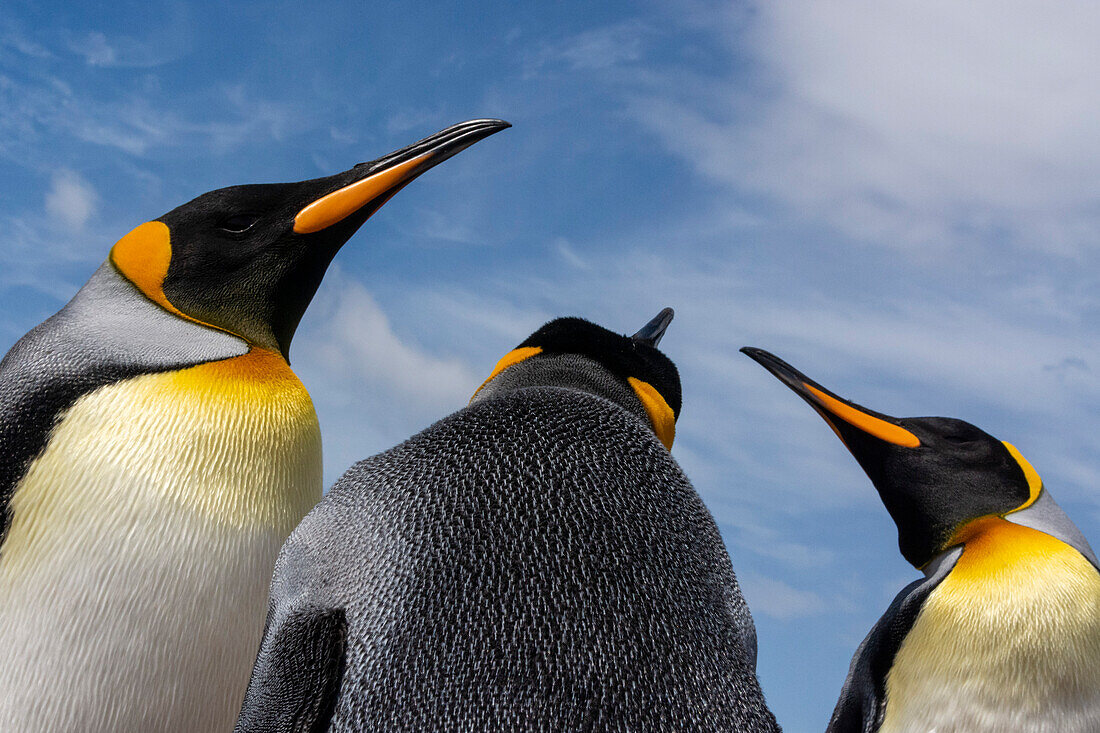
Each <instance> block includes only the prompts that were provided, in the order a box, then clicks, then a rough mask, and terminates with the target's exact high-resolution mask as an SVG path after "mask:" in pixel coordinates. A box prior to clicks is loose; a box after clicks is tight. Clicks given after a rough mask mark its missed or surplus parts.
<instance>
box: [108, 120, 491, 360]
mask: <svg viewBox="0 0 1100 733" xmlns="http://www.w3.org/2000/svg"><path fill="white" fill-rule="evenodd" d="M506 127H509V125H508V123H507V122H503V121H500V120H471V121H469V122H463V123H461V124H458V125H454V126H452V127H449V128H447V129H445V130H443V131H441V132H438V133H436V134H435V135H432V136H430V137H427V138H425V139H423V140H421V141H419V142H417V143H414V144H412V145H409V146H408V147H405V148H402V149H401V150H398V151H396V152H393V153H390V154H389V155H386V156H384V157H382V158H379V159H377V160H374V161H371V162H368V163H360V164H358V165H356V166H355V167H354V168H352V169H351V170H347V171H344V172H343V173H337V174H336V175H333V176H328V177H325V178H315V179H312V180H308V181H300V182H297V183H275V184H259V185H245V186H232V187H229V188H222V189H218V190H216V191H210V192H209V193H205V194H203V195H201V196H199V197H198V198H196V199H194V200H193V201H190V202H189V203H186V204H184V205H183V206H180V207H178V208H176V209H173V210H172V211H170V212H168V213H167V214H165V215H164V216H162V217H160V218H159V219H156V220H155V221H151V222H147V223H145V224H142V225H140V226H139V227H137V228H136V229H134V230H133V231H132V232H130V233H129V234H127V235H126V236H125V237H123V238H122V239H121V240H119V242H118V243H117V244H115V246H114V247H113V248H112V250H111V254H110V261H111V262H112V263H113V264H114V266H115V268H117V269H118V271H119V272H120V273H121V274H122V275H123V276H124V277H126V278H127V279H128V280H130V281H131V282H132V283H133V284H134V285H135V286H136V287H137V288H138V289H139V290H141V291H142V293H144V294H145V295H146V296H147V297H148V298H150V299H151V300H153V301H154V302H156V303H157V304H158V305H160V306H161V307H162V308H164V309H166V310H168V311H170V312H172V313H174V314H175V315H177V316H179V317H182V318H186V319H188V320H192V321H197V322H200V323H203V324H205V325H208V326H213V327H215V328H218V329H221V330H223V331H228V332H230V333H233V334H235V335H237V336H240V337H242V338H244V339H245V340H246V341H248V342H250V343H252V344H255V345H257V346H260V347H264V348H267V349H271V350H278V351H280V352H281V353H282V354H283V356H284V357H286V356H288V354H289V350H290V341H291V338H292V337H293V336H294V331H295V329H296V328H297V326H298V322H299V321H300V320H301V318H302V315H303V314H304V313H305V310H306V306H308V305H309V302H310V300H311V299H312V298H313V295H314V293H315V292H316V291H317V287H318V286H319V285H320V283H321V278H322V277H323V276H324V273H325V270H326V268H327V267H328V265H329V263H330V262H331V261H332V258H333V257H334V256H335V255H336V253H337V251H339V249H340V247H341V246H342V245H343V244H344V243H345V242H346V241H347V240H348V239H349V238H351V236H352V235H353V234H354V233H355V232H356V230H357V229H358V228H359V227H360V226H361V225H362V224H363V222H364V221H366V220H367V218H368V217H369V216H370V215H371V214H373V213H374V212H375V211H377V210H378V208H379V207H381V206H382V204H384V203H385V202H386V201H388V200H389V198H390V197H391V196H393V195H394V194H395V193H397V191H399V190H400V189H401V188H402V187H404V186H405V185H406V184H408V183H409V182H410V181H412V180H413V179H414V178H416V177H417V176H419V175H420V174H421V173H423V172H424V171H426V170H428V169H429V168H431V167H433V166H435V165H436V164H438V163H441V162H442V161H444V160H446V159H447V158H449V157H451V156H452V155H454V154H456V153H458V152H460V151H461V150H464V149H465V148H467V147H469V146H470V145H472V144H474V143H475V142H477V141H478V140H481V139H483V138H485V137H488V136H489V135H491V134H493V133H494V132H497V131H499V130H502V129H504V128H506Z"/></svg>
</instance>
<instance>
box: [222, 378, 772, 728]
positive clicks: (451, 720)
mask: <svg viewBox="0 0 1100 733" xmlns="http://www.w3.org/2000/svg"><path fill="white" fill-rule="evenodd" d="M302 605H307V606H309V607H311V608H318V609H331V610H334V611H335V610H341V611H343V612H344V614H345V616H346V619H347V647H346V657H345V660H344V672H343V676H342V683H341V687H340V692H339V697H338V701H337V703H336V706H335V710H334V714H333V717H332V721H331V727H330V728H329V729H330V730H332V731H375V730H387V731H392V730H408V731H423V730H433V731H439V730H462V731H511V730H526V731H565V730H599V731H603V730H623V731H627V730H631V731H692V730H699V731H703V730H706V731H715V730H721V731H750V732H753V731H777V730H778V729H779V728H778V725H777V724H776V722H775V718H774V717H773V715H772V714H771V712H770V711H769V710H768V708H767V706H766V705H765V703H764V698H763V695H762V693H761V690H760V686H759V684H758V682H757V679H756V674H755V667H754V662H755V649H754V648H753V649H750V648H749V646H750V641H751V642H752V643H751V646H752V647H755V632H754V630H753V626H752V620H751V617H750V615H749V611H748V608H747V607H746V605H745V602H744V600H743V598H742V596H741V593H740V591H739V589H738V586H737V581H736V579H735V577H734V573H733V569H732V567H731V564H730V560H729V556H728V555H727V553H726V551H725V548H724V546H723V544H722V540H721V537H720V536H719V533H718V529H717V527H716V526H715V524H714V520H713V519H712V517H711V515H710V513H709V512H708V511H707V509H706V507H705V506H704V505H703V503H702V501H701V499H700V497H699V495H698V494H697V493H696V492H695V490H694V489H693V488H692V486H691V484H690V483H689V482H688V480H687V478H686V477H685V476H684V475H683V473H682V472H681V471H680V469H679V467H678V466H677V465H676V462H675V461H674V460H673V459H672V458H671V456H670V455H669V453H668V451H667V450H665V448H664V447H663V446H662V445H661V443H660V442H659V441H658V440H657V438H656V437H655V436H654V434H653V431H652V429H651V428H650V426H649V425H648V423H647V421H645V420H644V419H642V418H640V417H639V416H637V415H635V414H632V413H631V412H628V411H627V410H625V409H623V408H622V407H620V406H619V405H616V404H614V403H612V402H610V401H608V400H607V399H604V398H602V397H599V396H595V395H592V394H586V393H583V392H581V391H578V390H574V389H562V388H555V387H530V388H523V389H519V390H516V391H511V392H507V393H504V394H500V395H499V396H496V397H493V398H491V399H483V400H479V401H478V402H476V403H474V404H472V405H471V406H469V407H467V408H466V409H464V410H461V411H459V412H457V413H455V414H453V415H451V416H450V417H447V418H445V419H444V420H441V421H440V422H438V423H436V424H435V425H433V426H432V427H430V428H428V429H427V430H425V431H423V432H422V433H420V434H418V435H416V436H414V437H413V438H411V439H410V440H408V441H406V442H405V443H402V444H401V445H399V446H397V447H395V448H393V449H391V450H388V451H386V452H384V453H381V454H379V455H377V456H374V457H372V458H369V459H367V460H365V461H362V462H360V463H358V464H356V465H355V466H354V467H353V468H351V469H350V470H349V471H348V472H347V473H346V474H345V475H344V476H343V477H342V478H341V479H340V480H339V481H338V482H337V483H336V485H335V486H334V487H333V488H332V490H331V491H330V492H329V493H328V495H327V496H326V497H325V499H324V500H323V501H322V502H321V504H320V505H318V507H317V508H316V509H314V511H313V512H312V513H311V514H310V515H309V516H308V517H307V518H306V519H305V520H304V521H303V522H302V524H301V525H300V526H299V527H298V529H296V530H295V532H294V533H293V534H292V535H291V538H290V539H289V540H288V541H287V543H286V545H284V547H283V550H282V553H281V554H280V557H279V560H278V563H277V566H276V573H275V578H274V581H273V584H272V606H273V611H272V615H271V617H270V618H271V619H272V623H271V625H270V626H269V628H268V630H267V633H266V634H265V636H264V641H263V646H262V649H261V652H260V655H259V658H258V662H257V666H256V669H255V670H254V672H253V685H252V687H251V688H250V692H249V697H248V699H247V700H246V701H245V705H244V710H243V712H242V717H241V720H242V727H240V728H239V729H238V730H239V731H242V732H243V731H252V730H257V728H255V727H249V725H250V723H249V721H252V720H254V719H256V716H258V715H262V710H260V709H259V708H261V707H263V706H265V705H271V704H273V703H272V702H271V696H272V695H273V694H274V695H288V696H290V697H292V698H295V699H297V698H301V697H302V695H303V693H302V691H301V690H298V691H286V690H276V691H264V690H262V689H260V688H261V687H262V684H260V683H259V682H258V681H262V680H264V679H266V678H268V677H269V676H270V675H271V667H272V665H275V664H278V663H279V662H277V658H278V653H277V647H278V645H279V643H280V639H282V638H284V637H283V631H282V628H281V626H282V624H283V623H285V622H284V621H283V620H282V619H286V618H289V617H290V615H288V614H286V613H284V612H282V611H281V610H280V609H286V608H293V607H299V606H302ZM274 704H279V703H274Z"/></svg>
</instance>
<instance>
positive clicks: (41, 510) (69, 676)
mask: <svg viewBox="0 0 1100 733" xmlns="http://www.w3.org/2000/svg"><path fill="white" fill-rule="evenodd" d="M505 127H508V124H507V123H505V122H501V121H499V120H473V121H470V122H464V123H462V124H459V125H455V126H453V127H449V128H447V129H446V130H443V131H442V132H439V133H437V134H435V135H432V136H431V137H428V138H425V139H424V140H421V141H420V142H418V143H415V144H413V145H410V146H408V147H406V148H402V149H401V150H398V151H396V152H394V153H391V154H389V155H386V156H384V157H382V158H379V159H378V160H375V161H372V162H369V163H361V164H359V165H357V166H355V167H354V168H352V169H351V170H348V171H345V172H343V173H338V174H336V175H333V176H329V177H326V178H318V179H314V180H308V181H301V182H298V183H283V184H267V185H247V186H234V187H231V188H223V189H220V190H217V191H211V192H210V193H206V194H203V195H202V196H199V197H198V198H196V199H195V200H193V201H191V202H190V203H187V204H184V205H183V206H180V207H179V208H177V209H174V210H173V211H170V212H168V213H167V214H165V215H164V216H162V217H160V218H159V219H156V220H153V221H150V222H147V223H145V224H142V225H140V226H138V227H137V228H136V229H134V230H133V231H131V232H130V233H129V234H127V235H126V236H125V237H123V238H122V239H121V240H120V241H119V242H118V243H117V244H115V245H114V247H113V248H112V249H111V251H110V255H109V257H108V258H107V261H106V262H104V263H103V264H102V266H100V267H99V269H98V270H96V272H95V273H94V274H93V275H92V277H91V279H90V280H89V281H88V282H87V284H85V285H84V287H83V288H81V290H80V291H79V292H78V293H77V294H76V296H75V297H74V298H73V299H72V300H71V301H70V302H69V303H68V304H67V305H66V306H65V307H64V308H63V309H62V310H61V311H60V312H58V313H57V314H56V315H54V316H53V317H51V318H49V319H48V320H47V321H45V322H44V323H42V324H41V325H39V326H38V327H36V328H35V329H33V330H32V331H31V332H30V333H28V334H27V335H26V336H24V337H23V338H22V339H20V341H19V342H18V343H17V344H16V345H15V346H14V347H13V348H12V349H11V351H10V352H9V353H8V354H7V356H6V357H4V359H3V361H2V362H0V539H2V544H0V730H4V731H83V732H97V731H104V732H105V731H138V730H140V731H216V730H229V729H230V728H231V727H232V725H233V721H234V719H235V717H236V714H237V711H238V710H239V707H240V701H241V699H242V697H243V695H244V691H245V687H246V685H247V683H248V673H249V669H250V668H251V665H252V661H253V659H254V656H255V649H256V646H257V644H258V643H259V640H260V637H261V633H262V630H263V619H264V611H265V607H266V604H265V599H266V591H267V585H268V582H269V580H270V576H271V570H272V566H273V564H274V561H275V556H276V554H277V552H278V549H279V546H280V545H281V544H282V542H283V540H285V539H286V537H287V535H288V534H289V533H290V531H291V530H292V529H293V528H294V526H295V525H296V524H297V523H298V521H299V520H300V519H301V518H302V517H303V516H304V515H305V514H306V512H308V511H309V509H310V508H311V507H312V506H313V505H314V504H315V503H316V502H317V501H318V500H319V499H320V496H321V443H320V435H319V429H318V425H317V416H316V414H315V412H314V409H313V404H312V402H311V401H310V398H309V395H308V394H307V392H306V390H305V388H304V387H303V386H302V384H301V382H299V381H298V379H297V377H296V376H295V375H294V373H293V372H292V371H291V370H290V367H289V365H288V362H287V357H288V355H289V351H290V343H291V339H292V337H293V335H294V331H295V329H296V327H297V325H298V322H299V320H300V319H301V317H302V314H303V313H304V312H305V310H306V307H307V306H308V304H309V302H310V299H311V298H312V297H313V295H314V293H315V291H316V290H317V287H318V286H319V284H320V282H321V278H322V276H323V275H324V272H325V269H326V267H327V266H328V264H329V262H330V261H331V260H332V258H333V256H334V255H335V254H336V253H337V251H338V250H339V249H340V247H341V246H342V245H343V244H344V243H345V242H346V241H347V240H348V239H349V238H350V237H351V236H352V234H354V233H355V231H356V230H357V229H358V228H359V226H360V225H362V224H363V222H364V221H365V220H366V219H367V217H369V216H370V215H371V214H372V213H373V212H374V211H375V210H376V209H378V207H379V206H381V205H382V204H383V203H384V202H385V201H386V200H388V199H389V198H390V197H391V196H392V195H393V194H394V193H396V192H397V191H398V190H400V189H401V188H402V187H403V186H405V185H406V184H408V183H409V182H410V181H411V180H413V179H414V178H416V177H417V176H418V175H420V174H421V173H423V172H424V171H426V170H428V169H429V168H431V167H432V166H434V165H436V164H438V163H440V162H441V161H443V160H446V159H447V158H449V157H450V156H452V155H454V154H455V153H458V152H459V151H461V150H463V149H464V148H466V147H468V146H469V145H472V144H473V143H475V142H477V141H478V140H481V139H483V138H485V137H487V136H488V135H491V134H493V133H495V132H497V131H499V130H501V129H503V128H505Z"/></svg>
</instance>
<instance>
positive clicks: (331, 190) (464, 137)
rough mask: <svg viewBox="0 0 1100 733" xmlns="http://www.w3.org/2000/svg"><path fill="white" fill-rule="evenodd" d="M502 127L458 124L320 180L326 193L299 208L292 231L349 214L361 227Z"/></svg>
mask: <svg viewBox="0 0 1100 733" xmlns="http://www.w3.org/2000/svg"><path fill="white" fill-rule="evenodd" d="M507 127H511V125H510V124H509V123H507V122H505V121H503V120H490V119H486V120H469V121H468V122H461V123H459V124H457V125H452V126H451V127H448V128H447V129H445V130H441V131H439V132H437V133H435V134H434V135H430V136H428V137H426V138H424V139H423V140H420V141H419V142H415V143H413V144H412V145H407V146H406V147H403V148H401V149H400V150H397V151H394V152H392V153H390V154H389V155H385V156H383V157H381V158H379V159H377V160H374V161H371V162H368V163H360V164H358V165H357V166H355V167H354V168H352V169H351V170H349V171H346V172H344V173H339V174H337V175H335V176H331V177H330V178H329V179H323V180H326V181H329V182H330V183H329V185H327V186H326V187H325V188H326V189H327V190H326V191H325V193H324V194H323V195H321V196H319V197H318V198H316V199H314V200H313V201H311V202H310V203H308V204H306V205H305V206H304V207H302V209H301V210H300V211H299V212H298V214H297V215H296V216H295V218H294V231H295V232H296V233H298V234H312V233H314V232H319V231H322V230H324V229H327V228H328V227H330V226H333V225H334V224H337V223H339V222H341V221H344V220H345V219H347V218H349V217H351V216H355V215H357V216H356V218H357V219H358V221H359V223H362V221H363V220H365V219H366V218H367V216H369V215H370V214H372V213H374V212H375V211H377V210H378V208H379V207H381V206H382V204H384V203H385V202H386V201H388V200H389V198H390V197H391V196H393V195H394V194H395V193H397V192H398V191H400V190H401V188H402V187H404V186H405V185H406V184H408V183H409V182H410V181H412V180H413V179H414V178H416V177H417V176H419V175H420V174H421V173H423V172H424V171H426V170H428V169H429V168H432V167H434V166H436V165H439V164H440V163H442V162H443V161H445V160H447V159H448V158H450V157H451V156H453V155H455V154H457V153H459V152H461V151H463V150H465V149H466V148H468V147H470V146H471V145H473V144H474V143H476V142H477V141H479V140H483V139H485V138H487V137H489V136H490V135H492V134H493V133H495V132H500V131H501V130H503V129H505V128H507ZM364 214H365V215H364Z"/></svg>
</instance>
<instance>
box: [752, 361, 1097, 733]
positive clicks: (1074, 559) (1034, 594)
mask: <svg viewBox="0 0 1100 733" xmlns="http://www.w3.org/2000/svg"><path fill="white" fill-rule="evenodd" d="M742 351H744V352H745V353H746V354H747V355H748V356H750V357H752V358H753V359H755V360H756V361H757V362H759V363H760V364H761V365H762V366H763V367H764V368H765V369H767V370H768V371H769V372H771V373H772V374H773V375H775V376H776V377H778V378H779V379H780V381H782V382H783V383H784V384H786V385H787V386H788V387H790V388H791V389H792V390H794V392H795V393H797V394H798V395H799V396H800V397H802V399H804V400H805V401H806V402H808V403H809V404H810V406H811V407H813V408H814V410H816V411H817V412H818V413H819V414H820V415H821V416H822V417H823V418H825V421H826V422H827V423H828V424H829V426H830V427H831V428H832V429H833V431H834V432H835V433H836V434H837V436H838V437H839V438H840V439H841V441H843V443H844V445H845V446H847V448H848V450H849V451H851V453H852V455H853V456H855V458H856V460H857V461H858V462H859V464H860V466H862V467H863V470H864V471H866V472H867V475H868V476H869V477H870V479H871V481H872V483H873V484H874V485H875V488H876V489H877V490H878V493H879V496H880V497H881V499H882V502H883V504H885V505H886V510H887V511H888V512H889V513H890V516H891V517H892V518H893V520H894V522H895V523H896V524H897V527H898V541H899V545H900V547H901V553H902V555H903V556H904V557H905V559H906V560H908V561H909V562H910V563H912V564H913V565H914V566H915V567H916V568H917V569H919V570H922V571H923V572H924V576H925V577H924V578H923V579H920V580H916V581H914V582H913V583H911V584H910V585H908V586H906V587H905V588H904V589H902V591H901V593H899V594H898V596H897V597H896V598H895V599H894V602H893V603H891V604H890V607H889V608H888V609H887V611H886V613H885V614H884V615H883V616H882V618H881V619H879V621H878V623H876V624H875V626H874V628H872V629H871V632H870V633H869V634H868V635H867V638H866V639H864V641H863V643H862V644H861V645H860V647H859V649H858V650H857V651H856V654H855V657H854V658H853V660H852V664H851V669H850V670H849V673H848V679H847V680H846V681H845V683H844V687H843V690H842V692H841V695H840V700H839V702H838V703H837V706H836V710H835V711H834V713H833V716H832V719H831V721H830V723H829V728H828V730H829V731H830V732H831V733H848V732H849V731H858V732H860V733H872V732H878V733H897V732H900V731H905V732H910V731H911V732H913V733H926V732H927V731H937V733H950V732H958V733H963V732H964V731H965V732H966V733H994V732H996V733H1040V732H1041V733H1086V732H1087V731H1092V732H1093V733H1095V731H1098V730H1100V570H1098V568H1100V564H1098V563H1097V559H1096V554H1095V553H1094V552H1093V550H1092V548H1091V547H1090V546H1089V543H1088V542H1087V541H1086V540H1085V538H1084V536H1083V535H1082V534H1081V532H1080V530H1078V528H1077V527H1076V526H1075V525H1074V524H1073V522H1071V521H1070V519H1069V518H1068V517H1067V516H1066V514H1065V512H1063V511H1062V510H1061V508H1059V506H1058V505H1057V504H1056V503H1055V502H1054V499H1053V498H1051V495H1050V492H1049V491H1048V490H1047V488H1046V487H1045V486H1044V485H1043V482H1042V480H1041V479H1040V478H1039V474H1038V473H1037V472H1036V471H1035V469H1034V468H1033V467H1032V465H1031V464H1030V463H1029V462H1028V461H1027V459H1025V458H1024V457H1023V455H1021V454H1020V451H1018V450H1017V449H1016V448H1015V447H1014V446H1012V445H1011V444H1009V443H1004V442H1001V441H999V440H997V439H996V438H994V437H992V436H991V435H989V434H988V433H986V432H984V431H982V430H980V429H979V428H976V427H974V426H973V425H971V424H970V423H966V422H963V421H962V420H955V419H950V418H943V417H909V418H900V419H899V418H894V417H890V416H889V415H883V414H882V413H878V412H873V411H871V410H868V409H866V408H864V407H860V406H859V405H857V404H855V403H853V402H849V401H848V400H844V399H841V398H840V397H837V396H836V395H835V394H833V393H832V392H830V391H829V390H827V389H825V388H824V387H822V386H821V385H819V384H818V383H817V382H814V381H813V380H811V379H809V378H807V377H806V376H805V375H803V374H802V373H801V372H799V371H798V370H796V369H794V368H793V367H791V366H790V365H789V364H787V363H786V362H784V361H782V360H781V359H779V358H777V357H775V356H773V355H772V354H769V353H768V352H766V351H762V350H760V349H754V348H745V349H742Z"/></svg>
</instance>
